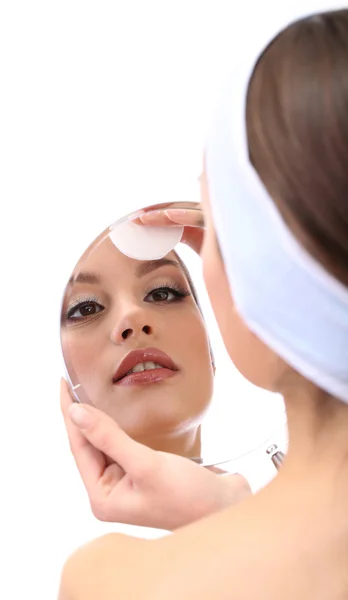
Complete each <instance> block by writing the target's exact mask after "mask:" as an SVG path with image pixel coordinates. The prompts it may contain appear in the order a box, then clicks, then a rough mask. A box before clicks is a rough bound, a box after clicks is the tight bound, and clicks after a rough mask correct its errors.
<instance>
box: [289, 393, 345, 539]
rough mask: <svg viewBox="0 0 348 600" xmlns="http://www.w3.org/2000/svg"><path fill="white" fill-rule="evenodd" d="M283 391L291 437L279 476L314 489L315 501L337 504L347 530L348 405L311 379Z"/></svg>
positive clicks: (296, 486) (336, 509)
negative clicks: (316, 385)
mask: <svg viewBox="0 0 348 600" xmlns="http://www.w3.org/2000/svg"><path fill="white" fill-rule="evenodd" d="M283 395H284V400H285V405H286V410H287V417H288V428H289V440H290V441H289V449H288V454H287V457H286V460H285V462H284V466H283V467H282V468H281V471H280V473H279V475H281V476H280V477H279V478H277V479H279V483H281V481H282V482H284V481H285V479H286V478H287V479H288V481H289V482H291V483H292V485H293V489H298V490H301V489H304V490H308V492H310V490H312V491H311V492H310V493H311V494H312V495H313V497H314V498H316V500H315V501H318V502H319V501H320V502H321V503H322V505H324V504H327V507H330V510H332V509H333V504H334V505H335V506H334V508H335V511H337V514H338V513H340V514H341V516H342V518H343V519H344V521H345V523H346V525H347V533H348V511H347V505H348V405H346V404H344V403H343V402H341V401H339V400H336V399H334V398H332V397H330V396H328V395H327V394H324V393H323V392H322V391H321V390H318V388H316V387H315V386H313V385H312V384H309V383H308V382H304V384H303V385H302V386H301V387H298V386H294V387H293V388H292V389H289V388H287V389H284V390H283ZM294 486H295V487H294ZM341 525H343V523H342V522H341Z"/></svg>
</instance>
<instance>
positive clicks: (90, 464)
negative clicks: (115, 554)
mask: <svg viewBox="0 0 348 600" xmlns="http://www.w3.org/2000/svg"><path fill="white" fill-rule="evenodd" d="M61 406H62V411H63V415H64V419H65V423H66V428H67V432H68V436H69V442H70V447H71V451H72V454H73V456H74V459H75V461H76V465H77V467H78V469H79V472H80V475H81V477H82V480H83V483H84V485H85V487H86V490H87V493H88V496H89V500H90V503H91V508H92V511H93V514H94V515H95V517H96V518H97V519H99V520H101V521H112V522H118V523H128V524H130V525H140V526H145V527H155V528H158V529H166V530H174V529H176V528H178V527H181V526H183V525H186V524H188V523H190V522H193V521H195V520H197V519H199V518H201V517H203V516H206V515H208V514H211V513H213V512H215V511H217V510H220V509H222V508H225V507H226V506H230V505H231V504H235V503H237V502H239V501H240V500H242V499H244V498H245V497H246V496H248V495H250V493H251V490H250V487H249V485H248V483H247V481H246V480H245V479H244V477H242V476H241V475H229V476H227V477H223V476H217V475H215V474H214V473H212V472H210V471H209V470H207V469H205V468H203V467H201V466H199V465H197V464H195V463H194V462H192V461H190V460H188V459H186V458H183V457H181V456H177V455H174V454H169V453H165V452H156V451H155V450H152V449H150V448H148V447H146V446H143V445H142V444H139V443H138V442H135V441H134V440H132V439H131V438H130V437H129V436H128V435H127V434H126V433H125V432H124V431H122V430H121V429H120V427H119V426H118V425H117V424H116V423H115V422H114V421H113V420H112V419H111V418H110V417H108V416H107V415H105V414H104V413H102V412H101V411H99V410H97V409H96V408H94V407H92V406H87V405H85V404H83V405H82V404H77V403H74V402H73V400H72V397H71V395H70V391H69V388H68V384H67V383H66V382H65V381H64V380H63V381H62V386H61ZM79 415H80V418H81V420H80V421H78V417H79ZM83 415H84V421H83V420H82V416H83Z"/></svg>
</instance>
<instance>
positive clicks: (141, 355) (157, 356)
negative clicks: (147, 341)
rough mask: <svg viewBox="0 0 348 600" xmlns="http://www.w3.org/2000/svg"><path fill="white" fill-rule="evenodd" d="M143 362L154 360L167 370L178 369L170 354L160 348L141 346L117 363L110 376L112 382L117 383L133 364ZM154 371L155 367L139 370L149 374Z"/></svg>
mask: <svg viewBox="0 0 348 600" xmlns="http://www.w3.org/2000/svg"><path fill="white" fill-rule="evenodd" d="M144 362H154V363H156V364H158V365H161V367H163V368H164V369H168V370H169V371H178V370H179V369H178V367H177V365H176V364H175V363H174V361H173V360H172V359H171V358H170V356H168V354H166V353H165V352H162V350H158V348H142V349H139V350H132V352H129V354H127V356H126V357H125V358H124V359H123V360H122V361H121V362H120V364H119V365H118V367H117V369H116V372H115V374H114V376H113V378H112V382H113V383H118V382H119V381H120V380H121V379H122V378H123V377H124V376H125V375H127V373H128V372H129V371H130V370H131V369H133V367H135V365H138V364H139V363H144ZM158 370H161V369H158ZM155 371H157V369H153V370H150V371H141V373H149V374H150V373H154V372H155ZM132 375H137V373H132Z"/></svg>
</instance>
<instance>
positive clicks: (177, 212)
mask: <svg viewBox="0 0 348 600" xmlns="http://www.w3.org/2000/svg"><path fill="white" fill-rule="evenodd" d="M131 219H132V221H133V222H134V223H136V224H137V225H148V226H151V227H177V226H178V225H183V226H184V233H183V236H182V239H181V241H182V243H183V244H187V245H188V246H190V248H192V249H193V250H195V252H197V253H198V254H199V253H200V251H201V247H202V242H203V236H204V217H203V211H202V209H201V208H200V204H199V203H198V202H169V203H168V202H167V203H165V204H155V205H153V206H148V207H146V208H144V209H143V211H139V212H137V213H134V215H132V216H131Z"/></svg>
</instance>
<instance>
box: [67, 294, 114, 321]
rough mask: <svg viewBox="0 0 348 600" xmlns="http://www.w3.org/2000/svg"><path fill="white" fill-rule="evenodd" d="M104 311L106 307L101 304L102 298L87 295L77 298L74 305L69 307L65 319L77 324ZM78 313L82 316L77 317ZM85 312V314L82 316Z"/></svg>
mask: <svg viewBox="0 0 348 600" xmlns="http://www.w3.org/2000/svg"><path fill="white" fill-rule="evenodd" d="M104 309H105V307H104V306H103V305H102V304H101V301H100V298H98V297H97V296H93V295H91V296H90V295H87V296H83V297H79V298H76V300H75V301H74V303H73V304H71V305H70V306H69V307H68V309H67V311H66V315H65V318H66V320H67V321H70V322H74V321H75V322H77V321H81V320H83V319H87V318H90V317H94V316H95V315H96V314H98V313H100V312H102V311H103V310H104ZM78 311H80V316H75V313H77V312H78ZM81 311H82V312H81ZM83 312H85V314H82V313H83Z"/></svg>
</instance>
